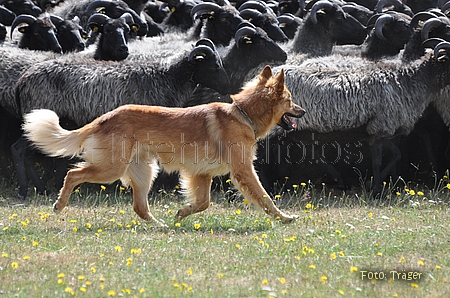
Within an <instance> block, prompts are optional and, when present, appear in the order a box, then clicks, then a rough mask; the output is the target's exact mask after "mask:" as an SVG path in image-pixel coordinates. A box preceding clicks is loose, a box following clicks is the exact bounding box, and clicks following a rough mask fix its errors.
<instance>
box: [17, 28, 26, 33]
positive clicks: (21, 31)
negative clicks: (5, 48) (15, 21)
mask: <svg viewBox="0 0 450 298" xmlns="http://www.w3.org/2000/svg"><path fill="white" fill-rule="evenodd" d="M27 29H28V26H22V27H19V28H18V29H17V31H19V32H20V33H25V32H27Z"/></svg>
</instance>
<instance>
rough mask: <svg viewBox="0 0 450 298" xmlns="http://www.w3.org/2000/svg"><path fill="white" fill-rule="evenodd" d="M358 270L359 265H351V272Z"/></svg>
mask: <svg viewBox="0 0 450 298" xmlns="http://www.w3.org/2000/svg"><path fill="white" fill-rule="evenodd" d="M356 271H358V267H355V266H352V267H350V272H356Z"/></svg>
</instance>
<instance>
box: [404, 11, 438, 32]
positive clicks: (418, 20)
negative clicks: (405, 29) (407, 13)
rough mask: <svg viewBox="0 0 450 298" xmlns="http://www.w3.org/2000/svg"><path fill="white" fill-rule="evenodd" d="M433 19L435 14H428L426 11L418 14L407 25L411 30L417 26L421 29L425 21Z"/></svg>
mask: <svg viewBox="0 0 450 298" xmlns="http://www.w3.org/2000/svg"><path fill="white" fill-rule="evenodd" d="M435 17H436V15H435V14H432V13H431V12H428V11H421V12H418V13H416V14H415V15H414V16H413V18H412V19H411V22H410V23H409V27H411V28H412V29H413V30H414V29H416V28H417V27H419V26H420V27H422V26H423V23H424V22H425V21H426V20H429V19H431V18H435Z"/></svg>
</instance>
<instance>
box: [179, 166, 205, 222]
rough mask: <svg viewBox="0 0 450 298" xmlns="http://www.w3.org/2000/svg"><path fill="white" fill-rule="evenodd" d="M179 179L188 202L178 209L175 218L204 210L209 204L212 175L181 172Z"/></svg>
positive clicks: (181, 217)
mask: <svg viewBox="0 0 450 298" xmlns="http://www.w3.org/2000/svg"><path fill="white" fill-rule="evenodd" d="M181 181H182V186H183V189H185V190H186V195H187V197H188V198H189V200H190V202H189V203H188V204H186V205H184V206H183V207H182V208H181V209H180V210H178V212H177V215H176V218H177V219H183V218H185V217H186V216H188V215H191V214H194V213H198V212H201V211H203V210H206V209H207V208H208V207H209V204H210V203H209V202H210V195H211V182H212V176H211V175H207V174H201V175H189V174H182V179H181Z"/></svg>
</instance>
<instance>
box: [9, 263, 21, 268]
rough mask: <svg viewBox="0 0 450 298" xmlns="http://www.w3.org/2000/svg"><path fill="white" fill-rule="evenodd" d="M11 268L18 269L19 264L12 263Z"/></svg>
mask: <svg viewBox="0 0 450 298" xmlns="http://www.w3.org/2000/svg"><path fill="white" fill-rule="evenodd" d="M11 268H12V269H17V268H19V263H17V262H12V263H11Z"/></svg>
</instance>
